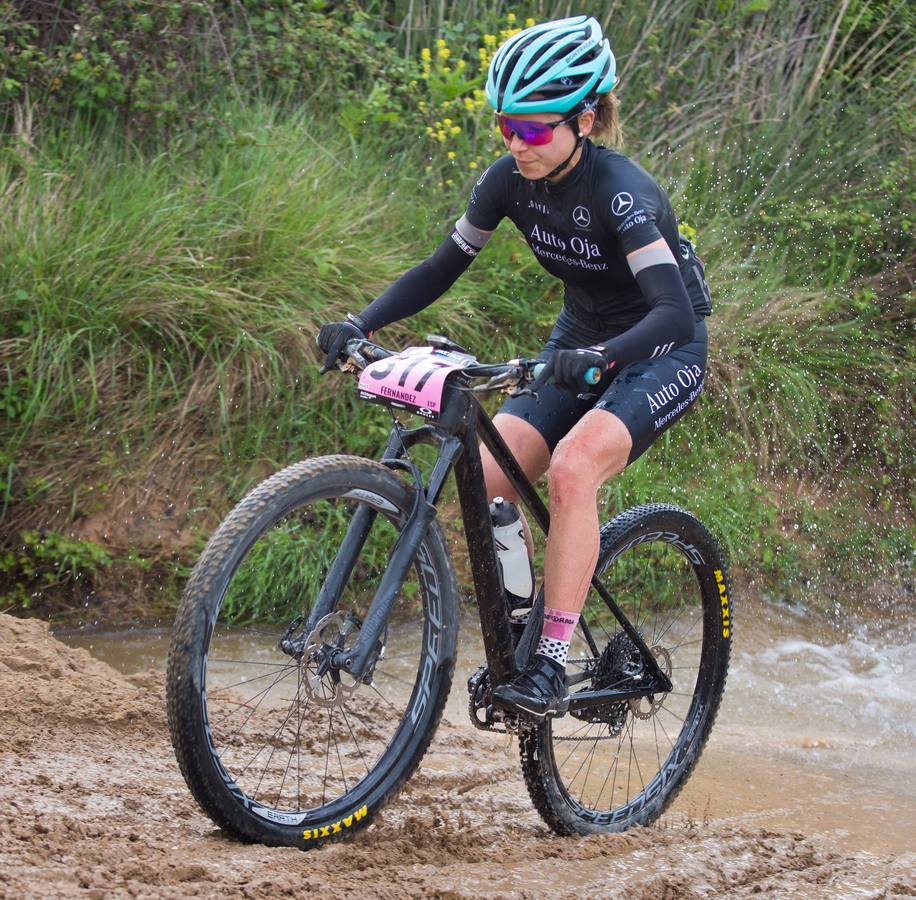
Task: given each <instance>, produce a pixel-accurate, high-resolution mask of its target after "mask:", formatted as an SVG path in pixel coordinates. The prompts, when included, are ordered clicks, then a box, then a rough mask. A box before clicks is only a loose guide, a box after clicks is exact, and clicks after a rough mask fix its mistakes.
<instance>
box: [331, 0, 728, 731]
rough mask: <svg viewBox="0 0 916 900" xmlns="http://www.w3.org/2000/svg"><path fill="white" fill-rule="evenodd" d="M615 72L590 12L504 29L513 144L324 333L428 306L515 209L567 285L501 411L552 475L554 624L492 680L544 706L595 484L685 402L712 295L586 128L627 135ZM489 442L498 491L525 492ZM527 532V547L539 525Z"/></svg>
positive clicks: (532, 706) (501, 93)
mask: <svg viewBox="0 0 916 900" xmlns="http://www.w3.org/2000/svg"><path fill="white" fill-rule="evenodd" d="M615 72H616V68H615V61H614V55H613V53H612V52H611V48H610V45H609V43H608V41H607V40H606V39H605V38H604V37H603V35H602V33H601V27H600V26H599V24H598V22H597V21H596V20H595V19H594V18H590V17H586V16H576V17H573V18H568V19H560V20H557V21H553V22H546V23H544V24H541V25H535V26H533V27H531V28H526V29H525V30H524V31H521V32H519V33H518V34H516V35H514V36H513V37H511V38H510V39H509V40H507V41H506V42H505V43H504V44H503V45H502V46H501V47H500V48H499V50H498V51H497V52H496V55H495V56H494V57H493V60H492V62H491V64H490V69H489V72H488V76H487V85H486V96H487V100H488V101H489V103H490V104H491V105H492V106H493V108H494V109H495V111H496V118H497V121H498V124H499V127H500V129H501V131H502V135H503V139H504V141H505V144H506V149H507V150H508V151H509V153H508V155H506V156H503V157H501V158H500V159H499V160H497V161H496V162H495V163H493V165H492V166H490V167H489V169H487V170H486V171H485V172H484V173H483V174H482V175H481V176H480V178H479V180H478V181H477V184H476V185H475V186H474V188H473V190H472V191H471V197H470V202H469V204H468V207H467V210H466V212H465V213H464V215H463V216H462V217H461V218H460V219H459V220H458V221H457V222H456V223H455V226H454V229H453V230H452V232H451V234H450V235H449V236H448V237H446V238H445V240H444V241H443V242H442V243H441V245H440V246H439V247H438V249H437V250H436V251H435V252H434V253H433V254H432V256H430V257H429V259H427V260H426V261H425V262H422V263H420V265H418V266H416V267H415V268H413V269H411V270H410V271H409V272H407V273H405V274H404V275H402V276H401V277H400V278H399V279H398V280H397V281H396V282H395V283H394V284H392V285H391V286H390V287H389V288H388V289H387V290H386V291H385V292H384V293H383V294H382V295H381V296H380V297H378V299H376V300H374V301H373V302H372V303H370V304H369V306H367V307H366V308H365V309H364V310H362V312H360V313H359V314H358V315H349V316H348V317H347V318H348V321H346V322H334V323H329V324H326V325H324V326H322V328H321V330H320V332H319V335H318V344H319V346H320V347H321V349H322V350H323V351H325V352H326V353H327V360H326V362H325V367H326V368H328V367H330V366H332V365H333V364H334V362H335V361H336V360H337V358H338V356H339V354H340V351H341V350H342V348H343V346H344V344H345V343H346V341H347V340H349V339H351V338H354V337H367V336H368V335H369V334H371V333H372V332H374V331H377V330H378V329H379V328H381V327H382V326H384V325H387V324H389V323H391V322H395V321H397V320H399V319H404V318H406V317H407V316H411V315H413V314H414V313H416V312H419V311H420V310H421V309H424V308H425V307H427V306H428V305H429V304H431V303H432V302H433V301H434V300H436V299H437V298H438V297H440V296H441V295H442V294H443V293H445V291H447V290H448V288H450V287H451V286H452V284H453V283H454V282H455V280H456V279H457V278H458V276H459V275H460V274H461V273H462V272H463V271H464V270H465V269H467V268H468V266H469V265H470V264H471V262H472V261H473V260H474V258H475V257H476V256H477V254H478V253H479V252H480V250H481V249H482V248H483V246H484V245H485V244H486V243H487V241H488V240H489V239H490V236H491V235H492V234H493V231H494V230H495V229H496V226H497V225H498V224H499V222H500V220H501V219H503V218H509V219H511V220H512V222H513V223H514V224H515V226H516V227H517V228H518V229H519V230H520V231H521V232H522V234H523V235H524V236H525V240H526V241H527V242H528V245H529V246H530V247H531V249H532V251H533V252H534V254H535V255H536V256H537V259H538V261H539V262H540V264H541V265H542V266H543V267H544V268H545V269H546V270H547V271H548V272H550V273H551V274H552V275H555V276H556V277H557V278H559V279H560V280H561V281H562V282H563V286H564V302H563V308H562V310H561V311H560V314H559V317H558V319H557V322H556V325H555V326H554V329H553V332H552V333H551V335H550V338H549V339H548V341H547V343H546V345H545V346H544V348H543V351H542V355H543V357H544V358H545V360H546V366H545V368H544V370H543V371H542V373H541V374H540V376H539V377H538V378H537V380H536V381H535V382H534V383H533V384H532V386H531V387H532V389H533V390H534V391H535V392H536V394H537V396H536V397H532V396H523V397H513V398H510V399H509V400H507V401H506V402H505V403H504V404H503V406H502V408H501V409H500V411H499V413H498V414H497V415H496V417H495V419H494V422H495V424H496V427H497V428H498V430H499V432H500V434H501V435H502V437H503V439H504V440H505V442H506V443H507V444H508V446H509V447H510V449H511V450H512V452H513V453H514V454H515V457H516V458H517V459H518V461H519V463H520V464H521V466H522V468H523V469H524V471H525V473H526V475H527V476H528V478H529V479H531V481H535V480H536V479H538V478H539V477H540V476H541V475H542V474H543V473H544V472H545V471H546V472H548V490H549V498H550V516H551V525H550V533H549V534H548V537H547V550H546V557H545V564H544V596H545V609H544V627H543V631H542V635H541V639H540V641H539V643H538V646H537V651H536V654H535V656H534V657H533V662H532V663H531V664H530V665H529V666H528V667H527V668H526V669H525V670H524V671H522V672H521V673H520V674H519V675H518V677H517V678H516V679H515V680H514V681H513V682H512V683H511V684H505V685H501V686H499V687H497V688H496V689H495V690H494V700H495V701H496V702H497V703H499V704H500V705H501V706H503V707H504V708H507V709H510V710H514V711H516V712H522V713H527V714H529V715H534V716H545V715H561V714H562V713H563V712H565V710H566V708H567V706H568V693H567V690H566V686H565V679H564V676H565V666H566V657H567V652H568V649H569V641H570V638H571V636H572V633H573V630H574V629H575V626H576V623H577V621H578V618H579V613H580V612H581V610H582V607H583V605H584V603H585V596H586V593H587V592H588V586H589V583H590V581H591V577H592V573H593V572H594V568H595V562H596V560H597V556H598V510H597V492H598V488H599V486H600V485H601V484H602V483H604V482H605V481H606V480H607V479H609V478H611V477H612V476H614V475H616V474H617V473H618V472H621V471H622V470H623V469H624V468H625V467H626V466H627V465H629V463H631V462H633V460H635V459H636V458H637V457H639V456H640V455H641V454H642V453H644V452H645V451H646V449H647V448H648V447H649V446H650V445H651V444H652V442H653V441H654V440H655V439H656V438H657V437H658V436H659V435H660V434H661V433H662V432H664V431H665V430H666V429H667V428H669V427H670V426H671V425H672V424H673V423H674V422H675V421H677V420H678V419H679V418H680V417H681V416H682V415H683V414H684V413H685V412H686V411H687V410H688V409H689V408H690V406H691V405H692V404H693V403H694V402H695V401H696V398H697V396H698V395H699V393H700V391H701V390H702V386H703V378H704V374H705V370H706V353H707V343H708V342H707V334H706V325H705V322H704V318H705V317H706V316H708V315H709V313H710V312H711V304H710V298H709V291H708V289H707V287H706V282H705V279H704V274H703V269H702V265H701V263H700V261H699V260H698V259H697V257H696V256H695V255H694V253H693V248H692V247H691V246H690V244H689V242H687V241H686V240H684V239H683V238H680V236H679V234H678V226H677V218H676V217H675V214H674V211H673V209H672V208H671V204H670V202H669V200H668V196H667V194H666V193H665V191H664V190H663V189H662V188H661V187H660V186H659V184H658V183H657V182H656V181H655V179H654V178H652V177H651V176H650V175H649V174H648V173H646V172H645V171H644V170H643V169H642V168H641V167H640V166H638V165H637V164H636V163H634V162H633V161H632V160H630V159H628V158H627V157H625V156H623V155H621V154H620V153H617V152H615V151H613V150H609V149H605V148H604V147H599V146H596V145H595V144H593V143H592V142H591V140H590V139H589V138H590V136H591V135H596V136H601V137H604V138H610V139H611V140H616V138H617V137H618V135H619V125H618V121H617V99H616V97H615V96H614V95H613V94H612V93H611V89H612V88H613V87H614V83H615ZM593 367H597V368H598V369H599V370H600V371H601V372H603V375H602V378H601V380H600V382H599V383H598V384H597V385H595V386H591V385H588V384H586V382H585V376H586V373H587V372H588V371H589V370H590V369H592V368H593ZM586 391H587V392H588V393H585V392H586ZM481 453H482V455H483V462H484V473H485V477H486V487H487V494H488V496H489V497H490V498H493V497H496V496H502V497H504V498H507V499H510V500H517V499H518V498H517V496H515V492H514V491H513V489H512V487H511V485H510V484H509V482H508V481H507V480H506V477H505V475H504V474H503V472H502V470H501V469H500V468H499V467H498V466H497V465H496V463H495V461H494V460H493V458H492V456H491V455H490V454H489V453H488V452H487V451H486V449H485V448H481ZM526 534H527V538H528V544H529V553H530V552H531V538H530V532H529V531H528V529H527V525H526Z"/></svg>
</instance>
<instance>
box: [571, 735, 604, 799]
mask: <svg viewBox="0 0 916 900" xmlns="http://www.w3.org/2000/svg"><path fill="white" fill-rule="evenodd" d="M594 724H595V723H594V722H589V723H588V727H589V730H591V727H592V725H594ZM587 737H588V735H586V738H587ZM580 746H581V744H574V745H573V749H574V750H577V749H578V748H579V747H580ZM597 746H598V744H597V742H595V744H594V746H593V747H592V753H594V752H595V747H597ZM588 758H589V755H588V754H586V756H585V757H584V758H583V759H582V762H580V763H579V768H578V769H576V771H575V772H574V773H573V777H572V778H570V779H569V786H570V788H572V786H573V784H575V782H576V776H577V775H578V774H579V773H580V772H581V771H582V766H584V765H585V761H586V760H587V759H588Z"/></svg>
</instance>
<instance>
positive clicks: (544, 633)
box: [534, 606, 579, 668]
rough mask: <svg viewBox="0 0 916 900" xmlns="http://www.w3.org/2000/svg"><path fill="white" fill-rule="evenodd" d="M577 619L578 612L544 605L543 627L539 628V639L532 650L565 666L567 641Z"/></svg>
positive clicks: (571, 634) (567, 648)
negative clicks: (535, 648) (535, 647)
mask: <svg viewBox="0 0 916 900" xmlns="http://www.w3.org/2000/svg"><path fill="white" fill-rule="evenodd" d="M578 621H579V613H573V612H567V611H566V610H565V609H553V608H552V607H550V606H545V607H544V627H543V628H542V629H541V639H540V640H539V641H538V646H537V650H535V651H534V652H535V653H539V654H540V655H541V656H546V657H548V658H549V659H552V660H553V661H554V662H555V663H557V664H558V665H560V666H563V667H564V668H565V667H566V658H567V657H568V656H569V642H570V641H571V640H572V636H573V632H574V631H575V630H576V623H577V622H578Z"/></svg>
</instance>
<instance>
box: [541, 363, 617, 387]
mask: <svg viewBox="0 0 916 900" xmlns="http://www.w3.org/2000/svg"><path fill="white" fill-rule="evenodd" d="M545 365H546V363H538V364H537V365H536V366H535V367H534V368H533V369H532V370H531V374H532V375H533V376H534V377H535V378H540V377H541V372H543V371H544V366H545ZM585 380H586V382H587V383H588V384H597V383H598V382H599V381H601V369H599V368H598V367H597V366H592V367H591V368H590V369H589V370H588V371H587V372H586V373H585Z"/></svg>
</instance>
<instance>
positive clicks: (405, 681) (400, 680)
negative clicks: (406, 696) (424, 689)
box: [373, 669, 416, 689]
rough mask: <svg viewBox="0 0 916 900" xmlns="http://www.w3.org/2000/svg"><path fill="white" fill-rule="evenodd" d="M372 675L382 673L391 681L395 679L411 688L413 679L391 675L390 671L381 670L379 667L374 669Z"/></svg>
mask: <svg viewBox="0 0 916 900" xmlns="http://www.w3.org/2000/svg"><path fill="white" fill-rule="evenodd" d="M373 674H374V675H384V676H385V677H386V678H390V679H391V680H392V681H397V682H398V683H399V684H406V685H407V687H409V688H411V689H413V686H414V684H416V682H414V681H408V680H407V679H406V678H401V676H400V675H392V674H391V673H390V672H383V671H382V670H381V669H376V670H375V672H373Z"/></svg>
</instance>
